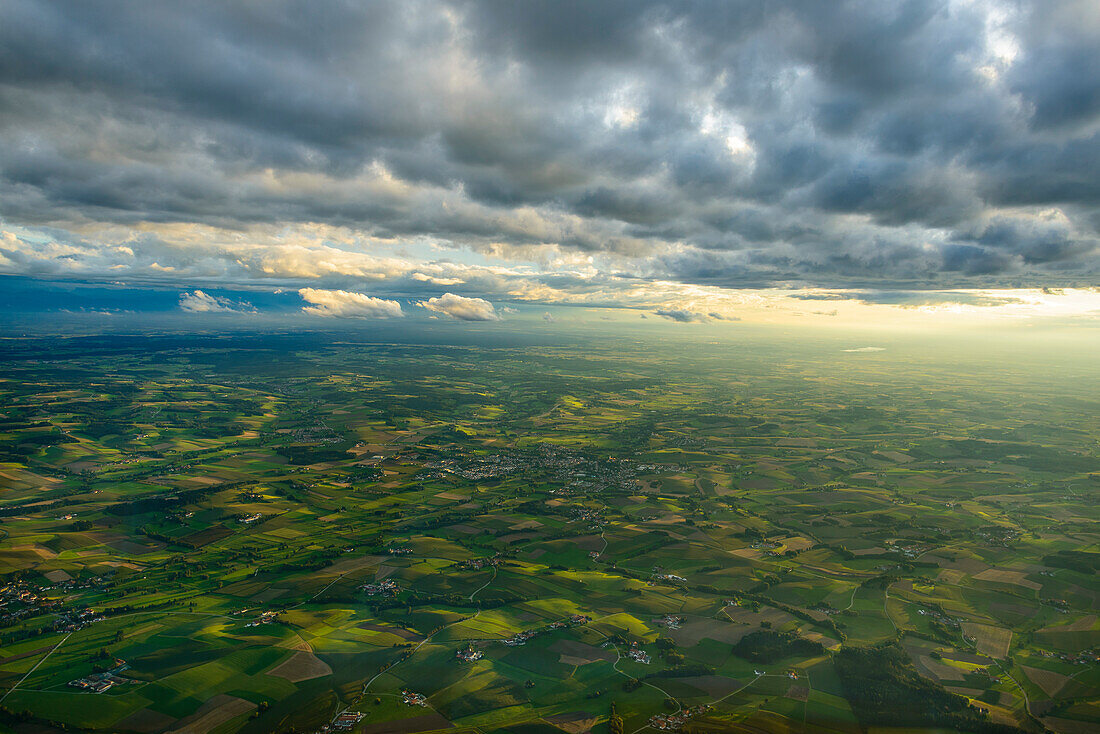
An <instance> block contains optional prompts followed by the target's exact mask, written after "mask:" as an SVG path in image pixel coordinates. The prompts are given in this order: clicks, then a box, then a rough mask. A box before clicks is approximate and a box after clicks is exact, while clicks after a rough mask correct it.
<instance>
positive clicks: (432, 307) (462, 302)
mask: <svg viewBox="0 0 1100 734" xmlns="http://www.w3.org/2000/svg"><path fill="white" fill-rule="evenodd" d="M417 305H418V306H421V307H423V308H426V309H428V310H429V311H434V312H435V313H441V314H444V315H446V316H450V317H451V318H453V319H458V320H459V321H500V315H499V314H497V312H496V310H495V309H494V308H493V304H491V303H489V302H488V301H486V300H485V299H484V298H466V297H464V296H459V295H455V294H454V293H444V294H443V295H442V296H436V297H434V298H429V299H428V300H426V301H420V302H419V303H418V304H417Z"/></svg>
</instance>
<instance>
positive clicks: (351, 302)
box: [298, 288, 405, 319]
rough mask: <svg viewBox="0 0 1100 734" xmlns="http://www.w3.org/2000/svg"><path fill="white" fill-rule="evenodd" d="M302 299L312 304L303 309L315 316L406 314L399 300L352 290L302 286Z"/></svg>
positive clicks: (397, 315) (373, 317) (347, 316)
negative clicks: (388, 299)
mask: <svg viewBox="0 0 1100 734" xmlns="http://www.w3.org/2000/svg"><path fill="white" fill-rule="evenodd" d="M298 295H300V296H301V297H302V300H303V301H305V302H306V303H308V304H310V305H308V306H303V307H302V311H304V312H305V313H308V314H311V315H313V316H335V317H337V318H345V319H347V318H354V319H392V318H400V317H402V316H404V315H405V314H404V313H403V312H402V311H401V304H400V303H398V302H397V301H387V300H385V299H382V298H374V297H372V296H368V295H364V294H363V293H353V292H350V291H340V290H335V291H329V290H320V289H317V288H302V289H300V290H299V291H298Z"/></svg>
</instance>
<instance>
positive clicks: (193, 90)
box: [0, 0, 1100, 318]
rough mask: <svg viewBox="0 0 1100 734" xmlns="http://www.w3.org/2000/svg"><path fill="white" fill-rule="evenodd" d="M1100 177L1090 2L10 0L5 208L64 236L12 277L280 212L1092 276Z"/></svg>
mask: <svg viewBox="0 0 1100 734" xmlns="http://www.w3.org/2000/svg"><path fill="white" fill-rule="evenodd" d="M1098 168H1100V9H1098V7H1097V6H1096V4H1095V3H1091V2H1084V1H1082V2H1071V1H1069V0H1067V1H1065V2H1062V1H1053V0H1051V1H1047V0H1044V1H1043V2H1039V1H1038V0H1034V1H1033V2H1026V1H1021V2H1016V1H1015V0H1013V1H1011V2H1009V1H1007V0H1006V1H1005V2H1001V1H1000V0H970V1H966V2H964V1H962V0H959V1H957V2H952V1H949V0H894V1H883V0H863V1H857V0H851V1H849V2H835V3H833V2H830V3H822V2H816V1H812V0H804V1H798V0H790V1H789V2H779V1H778V0H772V1H768V2H765V1H764V0H756V1H750V2H745V3H736V4H734V3H704V2H699V3H687V2H685V3H663V2H635V1H633V0H631V1H630V2H626V1H624V2H618V1H616V2H600V3H587V2H565V3H563V2H560V0H556V1H554V2H549V1H546V2H543V1H531V2H522V3H515V2H504V1H503V0H502V1H501V2H475V1H473V0H455V1H454V2H444V3H421V2H415V1H412V2H400V3H396V2H395V3H369V4H354V3H352V4H347V3H318V2H308V3H307V2H304V1H302V2H294V1H292V0H282V1H280V2H268V3H262V4H256V3H246V2H239V3H238V2H225V1H223V0H219V1H217V2H215V1H214V0H210V1H209V2H189V3H182V4H181V3H160V2H145V3H129V2H107V1H102V2H82V3H65V2H46V1H36V0H9V1H8V2H5V3H3V4H2V5H0V217H2V218H3V224H5V225H8V226H16V227H23V228H27V227H31V228H35V231H36V232H37V233H38V234H39V236H41V237H52V236H55V234H51V233H60V234H57V235H56V237H57V239H58V242H59V243H60V244H59V245H58V246H57V247H54V248H53V249H52V250H51V249H49V248H45V247H44V246H43V247H40V248H39V250H37V251H36V254H35V255H34V256H33V257H32V256H31V254H28V251H27V250H25V249H21V245H20V243H21V242H23V240H21V239H19V238H15V237H8V238H6V239H5V240H4V241H3V243H0V244H2V245H3V247H2V248H0V257H2V258H3V259H2V260H0V269H3V270H9V271H15V272H33V271H35V269H46V270H51V269H52V270H53V271H58V272H60V271H63V270H64V266H65V264H66V261H65V258H69V259H70V261H71V259H72V258H79V257H86V255H80V254H74V253H73V252H71V251H70V250H71V248H68V247H67V246H64V245H65V244H66V243H71V242H73V241H75V240H80V241H82V242H86V243H90V244H89V245H88V246H89V247H92V246H94V245H95V243H96V242H100V244H102V246H103V248H104V250H103V254H102V257H101V258H99V259H98V260H97V261H96V262H97V265H96V267H98V268H100V269H101V270H102V271H103V272H109V271H110V270H111V268H112V267H116V266H117V267H127V265H126V263H127V262H129V260H127V259H126V258H128V257H131V256H132V257H133V258H134V259H136V260H141V261H143V262H146V263H147V264H148V265H149V266H150V267H152V266H153V265H157V266H160V267H162V268H163V267H164V266H165V264H166V260H165V255H164V254H163V253H164V252H166V251H170V255H171V257H172V258H174V259H173V263H174V265H173V268H174V269H173V270H171V271H170V272H169V271H166V272H165V275H164V277H165V278H168V279H171V278H178V277H181V276H183V275H185V274H186V273H188V272H190V271H189V270H188V268H191V269H192V270H193V269H194V268H197V267H199V266H200V265H201V264H202V263H204V262H207V260H209V259H210V258H212V257H213V258H221V259H222V260H224V261H226V262H230V263H232V262H234V259H235V258H237V255H236V254H234V252H233V251H231V250H230V249H225V248H222V249H221V250H218V251H217V252H214V253H213V254H211V252H213V250H211V248H207V250H203V249H202V247H199V249H198V250H197V251H196V254H195V255H194V256H193V257H192V258H191V259H190V262H188V257H187V256H185V255H184V254H183V251H184V249H185V246H186V243H182V242H171V241H170V240H171V238H172V237H173V234H172V233H171V232H168V231H158V230H157V228H156V226H152V225H157V224H159V225H175V224H201V225H208V226H210V227H214V228H219V229H221V230H225V231H226V232H230V233H232V232H241V233H244V234H242V235H241V236H242V237H246V238H247V232H248V231H249V228H250V227H252V226H254V225H258V224H265V225H275V226H285V227H288V228H290V229H291V230H292V229H293V228H294V227H298V226H316V225H322V226H323V225H331V226H340V227H347V228H351V229H353V230H355V231H358V232H361V233H363V234H364V236H368V237H370V238H373V239H374V240H384V241H390V242H393V243H395V244H396V245H400V244H401V243H403V242H406V241H409V240H412V239H416V238H423V237H427V238H430V239H431V240H432V241H433V242H435V243H436V244H437V245H438V246H443V247H457V248H461V247H469V248H472V249H474V250H478V251H481V252H484V253H490V254H492V255H494V256H498V257H504V258H514V259H522V260H528V261H532V262H539V257H540V256H539V255H538V254H537V253H536V252H535V251H534V250H532V249H531V248H538V247H541V246H554V247H555V248H557V251H558V252H561V251H566V252H568V251H576V252H582V253H588V254H591V255H592V256H594V257H598V258H603V259H602V260H600V261H599V266H600V267H601V268H604V271H605V272H617V273H622V274H626V275H634V276H638V277H642V278H654V279H657V278H664V279H669V280H675V281H681V282H686V283H704V284H711V285H722V286H731V287H732V286H758V285H767V284H770V283H778V282H782V283H803V284H818V285H826V286H829V285H837V286H839V285H844V284H849V285H850V284H853V283H860V284H868V283H875V282H881V283H883V284H888V283H903V282H904V283H906V284H907V286H906V287H909V286H913V287H918V286H919V287H927V288H939V287H959V286H966V285H982V286H989V285H994V284H999V283H1004V284H1008V283H1011V284H1013V285H1025V284H1038V285H1042V284H1048V283H1053V284H1062V283H1075V282H1080V283H1088V282H1095V279H1096V277H1097V275H1098V271H1100V266H1098V250H1097V247H1098V236H1097V229H1098V227H1100V224H1098V223H1100V177H1097V176H1096V174H1095V172H1096V170H1097V169H1098ZM150 223H151V224H150ZM112 225H121V226H123V227H135V228H137V227H140V228H144V229H143V230H142V231H140V232H136V233H132V234H130V235H121V234H118V232H117V231H116V229H117V228H116V229H112V228H111V226H112ZM97 228H98V229H99V230H108V231H109V234H98V235H97V234H89V233H90V232H95V231H97ZM144 230H151V231H154V232H156V234H155V235H151V234H148V232H146V231H144ZM96 237H100V238H101V240H96ZM119 246H124V247H125V248H128V249H129V250H132V251H134V252H132V253H131V254H130V255H126V254H125V252H123V251H122V250H118V247H119ZM211 247H213V246H211ZM111 248H115V249H111ZM214 249H217V248H214ZM208 250H209V251H208ZM118 252H122V253H123V254H118ZM43 253H45V254H43ZM112 253H114V254H112ZM157 253H161V254H160V255H158V254H157ZM116 255H117V258H116ZM124 255H125V256H124ZM158 256H159V257H160V258H161V260H159V261H158V260H157V259H156V258H157V257H158ZM112 258H116V259H115V260H112ZM51 259H52V260H51ZM284 259H285V258H284ZM46 260H49V262H48V263H47V262H46ZM276 260H278V262H282V260H279V259H278V258H274V257H272V258H270V262H265V265H264V267H265V268H267V269H266V270H265V269H263V268H257V269H256V272H261V271H262V272H269V273H270V274H271V275H272V276H273V277H276V276H284V275H286V276H288V277H289V276H291V275H293V273H292V272H290V271H284V270H279V267H282V266H281V265H278V263H276ZM271 263H276V264H271ZM334 268H335V269H334V271H333V272H332V273H331V274H330V275H331V277H337V276H338V275H340V273H339V272H337V271H338V267H336V266H334ZM345 275H347V273H345ZM425 282H427V281H425ZM486 287H487V288H488V287H489V286H488V284H487V285H486ZM500 287H501V288H502V289H505V286H503V285H502V286H500ZM562 287H563V288H567V289H568V288H580V287H582V284H580V283H565V284H563V285H562ZM486 292H487V293H488V291H486ZM669 318H674V317H672V316H669Z"/></svg>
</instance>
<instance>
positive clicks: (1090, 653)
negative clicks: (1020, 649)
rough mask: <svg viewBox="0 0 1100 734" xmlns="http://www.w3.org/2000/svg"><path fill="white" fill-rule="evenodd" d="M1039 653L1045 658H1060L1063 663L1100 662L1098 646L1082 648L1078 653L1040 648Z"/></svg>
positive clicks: (1086, 663)
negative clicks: (1089, 648) (1088, 648)
mask: <svg viewBox="0 0 1100 734" xmlns="http://www.w3.org/2000/svg"><path fill="white" fill-rule="evenodd" d="M1039 654H1040V655H1042V656H1043V657H1044V658H1058V659H1059V660H1061V661H1062V662H1063V663H1073V664H1075V665H1088V664H1090V663H1100V652H1098V651H1097V649H1096V648H1093V649H1091V650H1082V651H1081V652H1079V653H1076V654H1074V653H1070V652H1051V651H1050V650H1040V651H1039Z"/></svg>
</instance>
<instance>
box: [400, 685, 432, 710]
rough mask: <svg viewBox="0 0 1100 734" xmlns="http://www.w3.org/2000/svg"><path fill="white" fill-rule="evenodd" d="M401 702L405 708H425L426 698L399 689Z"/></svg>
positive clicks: (420, 694) (404, 689) (419, 694)
mask: <svg viewBox="0 0 1100 734" xmlns="http://www.w3.org/2000/svg"><path fill="white" fill-rule="evenodd" d="M401 702H402V703H404V704H405V705H406V706H427V705H428V697H427V696H425V695H424V694H423V693H414V692H412V691H410V690H408V689H407V688H402V689H401Z"/></svg>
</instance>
